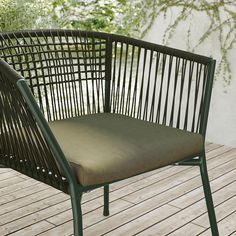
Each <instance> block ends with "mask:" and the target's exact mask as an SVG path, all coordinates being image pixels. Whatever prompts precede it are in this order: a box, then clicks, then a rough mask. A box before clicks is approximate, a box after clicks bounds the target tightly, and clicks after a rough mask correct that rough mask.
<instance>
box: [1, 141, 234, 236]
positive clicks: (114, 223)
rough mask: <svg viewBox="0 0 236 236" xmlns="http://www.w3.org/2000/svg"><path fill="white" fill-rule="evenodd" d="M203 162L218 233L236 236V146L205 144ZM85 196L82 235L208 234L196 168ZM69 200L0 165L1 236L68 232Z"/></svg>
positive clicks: (158, 173) (154, 173)
mask: <svg viewBox="0 0 236 236" xmlns="http://www.w3.org/2000/svg"><path fill="white" fill-rule="evenodd" d="M207 163H208V170H209V177H210V180H211V187H212V192H213V199H214V204H215V206H216V216H217V220H218V226H219V231H220V235H221V236H224V235H236V148H229V147H225V146H222V145H217V144H207ZM110 190H111V192H110V213H111V214H110V216H109V217H104V216H103V215H102V210H103V207H102V206H103V197H102V193H103V192H102V189H97V190H94V191H92V192H90V193H87V194H85V195H84V197H83V206H82V207H83V213H84V218H83V219H84V235H85V236H98V235H106V236H119V235H122V236H130V235H138V236H147V235H155V236H156V235H160V236H163V235H171V236H177V235H178V236H194V235H201V236H208V235H209V236H210V235H211V232H210V230H209V221H208V217H207V214H206V205H205V200H204V196H203V190H202V185H201V179H200V175H199V169H198V167H190V166H167V167H165V168H162V169H159V170H157V171H152V172H149V173H146V174H143V175H140V176H137V177H133V178H130V179H128V180H125V181H121V182H118V183H115V184H113V185H111V186H110ZM70 207H71V205H70V199H69V197H68V196H67V195H65V194H64V193H61V192H60V191H58V190H55V189H53V188H51V187H49V186H47V185H45V184H43V183H40V182H37V181H35V180H33V179H30V178H28V177H26V176H24V175H21V174H19V173H17V172H15V171H13V170H10V169H0V235H1V236H3V235H11V236H13V235H14V236H32V235H40V236H49V235H55V236H67V235H72V233H73V231H72V230H73V227H72V212H71V209H70Z"/></svg>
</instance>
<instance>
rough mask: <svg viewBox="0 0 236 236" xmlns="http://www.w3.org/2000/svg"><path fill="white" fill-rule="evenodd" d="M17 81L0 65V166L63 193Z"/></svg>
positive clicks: (58, 172)
mask: <svg viewBox="0 0 236 236" xmlns="http://www.w3.org/2000/svg"><path fill="white" fill-rule="evenodd" d="M17 79H19V78H16V77H15V73H14V71H13V69H12V70H6V67H5V66H4V64H3V63H2V62H1V64H0V84H1V86H0V110H1V114H0V151H1V152H0V163H1V164H3V165H5V166H6V167H9V168H13V169H15V170H17V171H20V172H21V173H24V174H26V175H28V176H31V177H33V178H35V179H38V180H40V181H43V182H45V183H48V184H50V185H52V186H54V187H56V188H58V189H61V190H63V191H66V189H67V187H66V186H67V183H66V179H65V178H64V176H63V174H62V171H61V169H60V168H59V167H58V165H57V163H56V161H55V159H54V157H53V155H52V152H51V151H50V149H49V147H48V145H47V143H46V141H45V139H44V138H43V136H42V134H41V132H40V130H39V128H38V126H37V124H36V122H35V119H34V117H33V116H32V114H31V112H30V110H29V108H28V106H27V104H26V102H25V100H24V98H23V97H22V95H21V93H20V92H19V90H18V88H17V86H16V81H17Z"/></svg>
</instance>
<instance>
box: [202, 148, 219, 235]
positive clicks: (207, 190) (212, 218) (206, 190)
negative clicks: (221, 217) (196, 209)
mask: <svg viewBox="0 0 236 236" xmlns="http://www.w3.org/2000/svg"><path fill="white" fill-rule="evenodd" d="M200 160H201V164H200V171H201V177H202V183H203V189H204V194H205V200H206V205H207V211H208V216H209V221H210V226H211V232H212V235H213V236H218V235H219V231H218V227H217V222H216V215H215V210H214V204H213V200H212V194H211V188H210V183H209V177H208V173H207V165H206V156H205V152H204V153H203V154H202V156H200Z"/></svg>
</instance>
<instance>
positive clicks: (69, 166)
mask: <svg viewBox="0 0 236 236" xmlns="http://www.w3.org/2000/svg"><path fill="white" fill-rule="evenodd" d="M214 69H215V60H213V59H211V58H208V57H204V56H200V55H197V54H192V53H189V52H185V51H181V50H177V49H173V48H169V47H165V46H160V45H157V44H153V43H148V42H144V41H141V40H137V39H133V38H129V37H124V36H119V35H113V34H106V33H99V32H85V31H79V30H36V31H19V32H2V33H0V84H1V86H0V109H1V113H0V164H1V165H3V166H5V167H9V168H12V169H15V170H17V171H19V172H21V173H23V174H25V175H28V176H30V177H32V178H34V179H37V180H39V181H42V182H44V183H46V184H49V185H51V186H52V187H54V188H57V189H59V190H61V191H63V192H65V193H67V194H69V195H70V196H71V203H72V211H73V219H74V235H76V236H78V235H79V236H82V235H83V227H82V212H81V198H82V194H83V193H84V192H86V191H88V190H91V189H95V188H99V187H104V215H105V216H107V215H109V184H111V183H114V182H116V181H119V180H123V179H126V178H129V177H132V176H135V175H138V174H141V173H145V172H147V171H151V170H154V169H157V168H160V167H163V166H166V165H170V164H178V165H196V166H199V167H200V172H201V177H202V182H203V188H204V193H205V199H206V205H207V209H208V214H209V219H210V225H211V230H212V234H213V235H214V236H217V235H218V229H217V223H216V217H215V212H214V206H213V201H212V195H211V191H210V185H209V179H208V173H207V166H206V158H205V148H204V142H205V134H206V127H207V119H208V111H209V104H210V98H211V91H212V83H213V75H214Z"/></svg>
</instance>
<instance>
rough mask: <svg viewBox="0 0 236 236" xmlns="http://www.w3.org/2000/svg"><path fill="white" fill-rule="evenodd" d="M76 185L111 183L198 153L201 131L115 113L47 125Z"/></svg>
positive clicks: (201, 146) (200, 150)
mask: <svg viewBox="0 0 236 236" xmlns="http://www.w3.org/2000/svg"><path fill="white" fill-rule="evenodd" d="M49 126H50V127H51V129H52V131H53V133H54V135H55V137H56V138H57V140H58V142H59V144H60V146H61V148H62V150H63V152H64V154H65V156H66V158H67V159H68V160H69V162H70V163H71V165H72V167H73V169H74V171H75V174H76V177H77V180H78V182H79V183H80V184H81V185H82V186H89V185H94V184H102V183H107V182H112V181H116V180H120V179H124V178H127V177H131V176H134V175H137V174H140V173H143V172H146V171H149V170H153V169H156V168H158V167H162V166H165V165H168V164H171V163H175V162H178V161H181V160H183V159H186V158H188V157H191V156H195V155H198V154H199V153H201V152H202V150H203V148H204V139H203V137H202V136H201V135H199V134H195V133H191V132H188V131H183V130H179V129H176V128H170V127H167V126H164V125H158V124H155V123H151V122H147V121H142V120H138V119H135V118H130V117H127V116H124V115H119V114H110V113H100V114H93V115H85V116H80V117H75V118H70V119H65V120H59V121H53V122H50V123H49Z"/></svg>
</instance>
